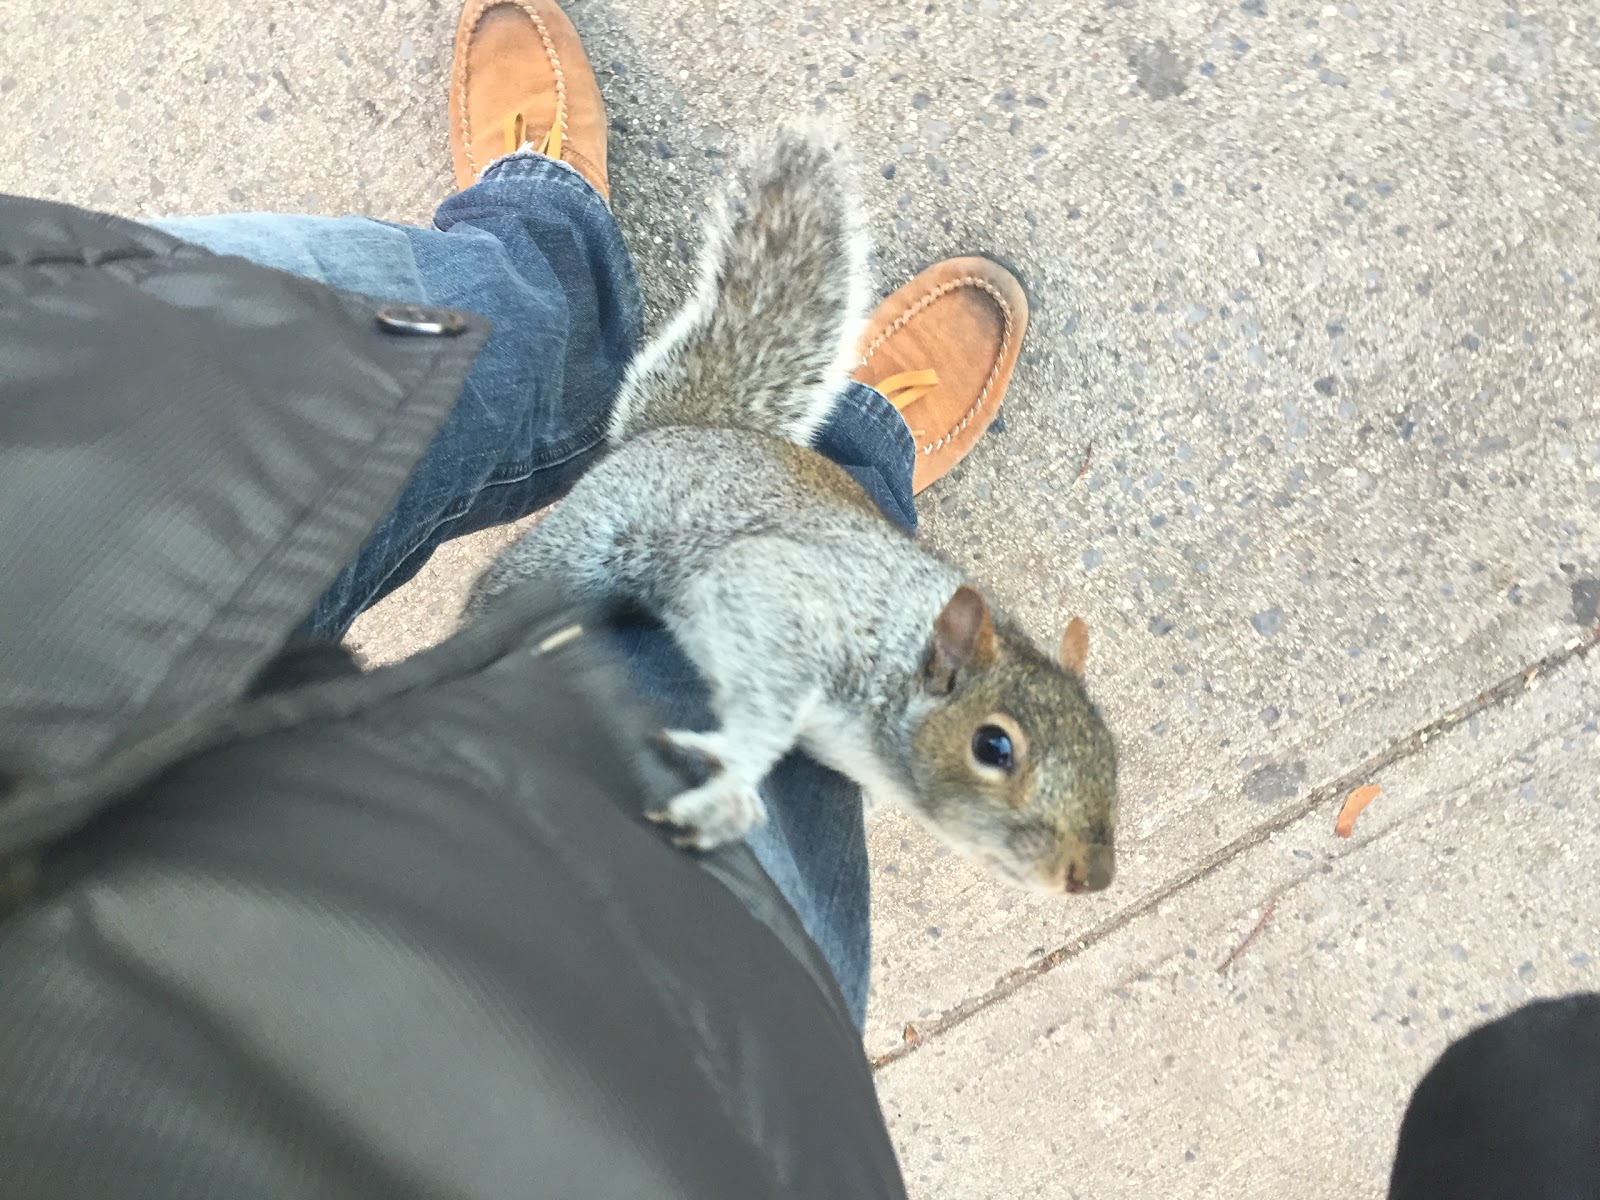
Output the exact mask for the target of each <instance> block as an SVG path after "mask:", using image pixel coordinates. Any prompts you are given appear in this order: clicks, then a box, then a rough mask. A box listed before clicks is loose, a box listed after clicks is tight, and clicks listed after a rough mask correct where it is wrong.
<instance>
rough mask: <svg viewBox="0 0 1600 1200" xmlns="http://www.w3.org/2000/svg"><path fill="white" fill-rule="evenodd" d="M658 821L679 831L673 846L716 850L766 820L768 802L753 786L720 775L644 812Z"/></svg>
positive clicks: (741, 836) (734, 840) (736, 839)
mask: <svg viewBox="0 0 1600 1200" xmlns="http://www.w3.org/2000/svg"><path fill="white" fill-rule="evenodd" d="M645 816H646V817H648V818H649V819H650V820H651V821H654V822H655V823H656V824H658V825H671V826H673V827H675V828H676V829H677V830H678V831H679V833H678V835H677V836H676V837H674V838H673V839H672V841H673V844H674V845H676V846H681V847H684V848H685V849H693V850H715V849H716V848H717V847H718V846H724V845H727V843H729V842H737V841H740V840H741V839H743V838H744V837H745V835H746V834H748V833H750V831H751V830H753V829H757V828H759V827H760V826H761V825H763V824H765V823H766V820H767V806H766V805H765V804H763V803H762V802H761V796H760V794H759V793H758V792H757V791H756V789H755V788H753V787H745V786H742V785H739V784H735V783H729V782H728V781H727V780H726V779H723V778H721V777H719V778H717V779H714V780H712V781H711V782H710V783H705V784H701V785H700V786H699V787H697V788H694V789H692V790H691V791H687V792H684V793H682V794H681V795H679V796H675V797H674V798H673V799H672V801H671V802H670V803H669V804H668V805H667V807H666V808H664V809H660V810H657V811H656V812H650V813H646V814H645Z"/></svg>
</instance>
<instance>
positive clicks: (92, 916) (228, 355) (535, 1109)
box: [0, 199, 903, 1200]
mask: <svg viewBox="0 0 1600 1200" xmlns="http://www.w3.org/2000/svg"><path fill="white" fill-rule="evenodd" d="M376 310H377V306H375V305H373V304H372V303H371V302H369V301H367V300H365V299H362V298H360V297H356V296H351V295H345V294H340V293H335V292H333V291H330V290H328V289H326V288H323V287H320V286H317V285H314V284H311V283H308V282H306V281H303V280H299V279H295V278H292V277H289V276H284V275H280V274H277V273H274V272H269V271H265V270H262V269H260V268H256V267H253V266H251V265H249V264H247V263H245V262H242V261H240V260H236V259H227V258H218V257H214V256H211V255H208V254H206V253H204V252H202V251H199V250H197V249H194V248H192V247H188V246H184V245H181V244H179V243H176V242H174V241H172V240H171V239H169V238H167V237H165V236H163V235H160V234H158V233H155V232H152V231H150V230H147V229H143V228H140V227H138V226H135V225H131V224H128V223H125V222H120V221H115V220H111V219H108V218H102V217H96V216H92V215H89V214H86V213H82V212H79V211H76V210H72V209H68V208H64V207H61V206H57V205H49V204H42V203H35V202H30V201H22V200H3V199H0V881H3V886H0V893H3V895H0V901H3V905H4V907H5V908H6V909H7V910H8V911H7V913H6V915H5V916H4V917H3V918H0V1194H3V1195H5V1196H29V1197H53V1196H60V1197H72V1198H74V1200H81V1198H85V1197H93V1196H115V1197H145V1196H149V1197H163V1198H167V1197H226V1198H227V1200H243V1198H247V1197H251V1196H262V1197H267V1196H271V1197H276V1198H287V1197H333V1196H338V1197H359V1196H375V1197H376V1196H382V1197H386V1198H394V1197H405V1196H460V1197H491V1196H492V1197H501V1196H535V1197H552V1198H559V1200H577V1198H584V1197H596V1198H599V1197H606V1198H608V1200H609V1198H622V1197H639V1198H641V1200H642V1198H645V1197H648V1198H650V1200H671V1198H676V1197H698V1198H712V1197H717V1198H720V1197H729V1198H734V1197H738V1198H741V1200H743V1198H757V1197H768V1196H772V1197H777V1196H784V1197H798V1198H810V1197H815V1198H817V1200H822V1198H824V1197H826V1198H829V1200H834V1198H838V1197H857V1196H859V1197H898V1196H901V1195H903V1192H902V1188H901V1184H900V1180H899V1175H898V1172H897V1169H896V1167H895V1163H894V1159H893V1155H892V1152H891V1149H890V1147H889V1143H888V1139H887V1136H886V1134H885V1131H884V1127H883V1122H882V1120H881V1117H880V1115H879V1112H878V1108H877V1105H876V1101H875V1098H874V1093H873V1087H872V1081H871V1078H870V1075H869V1072H868V1070H867V1067H866V1064H865V1061H864V1058H863V1054H862V1049H861V1044H860V1041H859V1039H858V1037H857V1035H856V1034H855V1032H854V1030H853V1028H852V1026H851V1023H850V1020H849V1017H848V1015H847V1013H846V1010H845V1006H844V1004H843V1002H842V1000H841V999H840V997H839V995H838V994H837V989H836V988H835V987H834V985H833V983H832V981H831V978H830V977H829V976H828V973H827V969H826V966H825V965H824V964H823V962H822V960H821V957H820V955H819V954H818V953H817V951H816V949H815V947H814V946H812V945H811V943H810V942H809V941H807V939H806V938H805V935H804V934H803V932H801V930H800V928H799V924H798V922H797V921H796V919H795V917H794V915H793V914H792V912H791V911H790V910H789V909H788V907H787V906H786V905H785V904H784V902H783V900H782V898H781V897H780V896H779V895H778V894H777V893H776V891H775V889H773V887H772V886H771V884H770V882H768V881H767V879H766V878H765V876H764V875H763V874H762V873H761V871H760V869H759V868H758V867H757V866H756V864H755V862H754V860H753V858H751V856H750V855H749V853H748V852H747V851H745V850H743V849H739V850H737V851H735V852H731V853H728V854H725V855H721V856H719V857H718V858H716V859H715V860H714V861H713V862H712V863H711V864H710V869H704V868H702V867H701V866H699V865H697V864H696V863H695V862H694V861H692V860H691V859H690V858H689V857H687V856H685V855H683V854H681V853H679V852H677V851H675V850H673V849H672V848H671V847H669V846H667V845H666V844H665V843H664V842H663V841H662V840H661V839H660V837H659V836H658V835H657V833H656V832H655V831H654V830H653V829H652V828H651V827H649V826H648V825H647V824H646V823H644V822H643V821H641V820H640V819H639V815H638V814H639V812H640V809H641V806H642V805H644V804H645V803H647V802H649V801H650V800H651V799H652V798H654V797H656V796H658V795H659V794H660V792H661V791H662V790H663V789H664V788H665V787H668V786H670V781H667V780H664V779H662V778H660V777H659V776H658V774H657V772H658V771H660V770H661V768H660V767H658V766H655V765H652V760H651V759H650V757H649V756H648V755H646V754H643V753H642V752H641V751H640V748H639V747H640V734H641V731H642V730H643V729H645V728H647V722H646V721H645V720H644V719H643V718H642V717H641V716H639V715H638V714H637V713H635V711H634V710H633V708H632V706H631V705H630V703H629V702H627V701H626V699H625V698H623V697H622V696H621V695H620V693H619V692H618V690H617V683H616V681H615V679H614V677H613V676H612V674H611V672H610V670H609V668H608V667H606V666H605V665H604V664H603V663H602V662H601V661H600V659H599V658H598V657H597V656H596V654H595V653H594V652H593V651H592V650H591V648H590V642H591V640H592V639H590V638H589V637H587V636H579V637H576V638H574V639H571V640H564V639H565V634H564V633H563V631H565V630H567V629H568V627H569V626H570V625H571V624H572V622H573V619H574V618H573V617H572V616H571V615H570V614H564V613H561V612H559V611H554V610H552V609H550V608H548V607H547V606H545V605H543V604H541V603H540V602H539V601H538V600H537V599H535V598H532V597H530V598H528V599H527V600H526V601H525V602H524V603H523V604H521V605H520V606H513V607H512V608H508V609H507V610H506V611H505V612H503V613H501V614H499V615H498V616H497V617H496V618H495V619H494V620H493V621H492V622H490V623H486V624H484V625H483V626H481V627H478V628H476V629H474V630H472V631H471V632H470V633H469V634H466V635H463V636H460V637H457V638H455V639H453V640H452V641H450V642H448V643H446V644H445V645H443V646H441V647H439V648H438V649H436V650H433V651H430V652H429V653H427V654H424V655H421V656H419V657H418V658H415V659H413V660H411V661H409V662H407V663H404V664H401V665H399V666H397V667H393V668H389V669H385V670H382V671H377V672H374V673H372V674H369V675H361V674H359V673H357V672H355V671H354V670H353V669H350V668H348V666H347V664H345V663H344V662H343V661H342V660H340V659H339V658H338V656H337V655H331V654H329V653H328V652H326V651H323V652H311V653H310V654H309V655H308V656H306V657H304V658H302V659H300V660H298V661H295V660H291V659H289V658H286V657H285V648H286V645H287V644H288V643H289V639H290V635H291V631H292V630H293V629H295V628H296V626H297V625H298V624H299V622H300V621H301V619H302V618H303V617H304V616H305V614H306V613H307V612H308V611H309V609H310V608H311V605H312V603H313V602H314V601H315V600H316V598H317V597H318V596H319V595H320V594H321V592H322V591H323V590H324V589H325V588H326V587H327V586H328V584H329V583H330V582H331V581H332V580H333V578H334V577H335V575H336V574H337V573H338V571H339V570H340V568H341V566H342V565H343V564H344V563H345V562H347V561H348V560H349V559H350V558H351V556H352V555H353V554H354V553H355V551H356V550H357V548H358V547H359V546H360V544H361V543H362V541H363V539H364V538H365V537H366V535H367V534H368V533H369V532H370V530H371V529H372V528H373V527H374V526H375V525H376V524H377V522H378V520H379V519H380V518H381V517H382V515H383V514H384V512H385V510H386V509H387V507H388V505H389V504H390V503H391V502H392V501H393V500H394V498H395V496H396V495H397V494H398V492H399V490H400V488H401V487H402V485H403V484H404V481H405V479H406V476H407V473H408V472H409V471H410V469H411V467H412V466H413V465H414V463H415V462H416V461H417V459H418V458H420V456H421V454H422V452H423V450H424V449H425V448H426V446H427V444H428V441H429V438H430V436H431V435H432V433H433V431H434V429H435V428H436V427H437V425H438V424H439V422H440V421H441V420H442V419H443V417H444V415H445V413H446V412H447V411H448V408H449V406H450V404H451V402H452V401H453V399H454V397H455V395H456V392H457V389H458V387H459V385H460V382H461V379H462V377H463V375H464V374H465V372H466V370H467V367H468V365H469V364H470V362H471V360H472V357H473V355H474V353H475V352H476V350H477V349H478V347H479V346H480V345H481V343H482V340H483V337H484V334H485V331H484V329H483V328H482V325H481V322H478V321H475V320H469V321H468V322H467V325H466V327H465V329H464V330H463V331H462V332H459V333H458V334H455V335H453V336H451V335H438V336H417V335H410V336H408V335H406V334H404V333H401V332H398V330H397V326H396V323H395V322H393V321H390V322H389V323H388V324H387V325H386V324H385V322H384V320H383V319H382V317H381V316H380V315H379V314H378V312H377V311H376Z"/></svg>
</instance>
